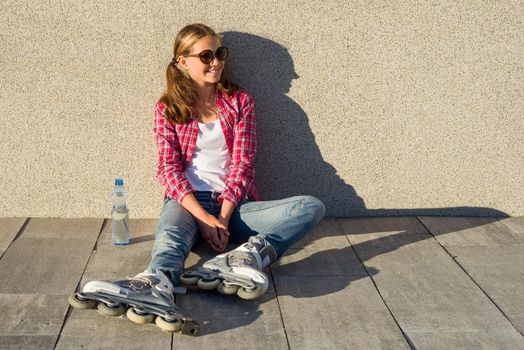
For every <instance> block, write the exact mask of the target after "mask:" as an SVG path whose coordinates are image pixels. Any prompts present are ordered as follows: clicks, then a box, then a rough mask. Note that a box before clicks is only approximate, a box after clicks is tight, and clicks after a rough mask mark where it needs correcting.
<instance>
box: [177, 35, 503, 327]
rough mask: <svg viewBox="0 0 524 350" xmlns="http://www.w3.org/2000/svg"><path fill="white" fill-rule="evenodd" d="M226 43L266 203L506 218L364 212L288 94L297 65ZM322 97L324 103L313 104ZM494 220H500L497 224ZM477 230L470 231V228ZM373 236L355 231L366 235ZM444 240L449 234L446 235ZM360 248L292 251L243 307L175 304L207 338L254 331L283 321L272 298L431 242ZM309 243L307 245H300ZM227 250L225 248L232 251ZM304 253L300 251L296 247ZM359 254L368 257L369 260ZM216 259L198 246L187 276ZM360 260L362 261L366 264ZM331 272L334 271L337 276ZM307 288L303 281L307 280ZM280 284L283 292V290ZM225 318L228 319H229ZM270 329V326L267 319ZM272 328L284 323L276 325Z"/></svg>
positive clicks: (276, 53)
mask: <svg viewBox="0 0 524 350" xmlns="http://www.w3.org/2000/svg"><path fill="white" fill-rule="evenodd" d="M223 44H224V46H227V47H228V48H230V57H229V58H228V64H227V65H226V69H228V70H229V72H228V73H229V75H230V77H231V80H232V81H233V82H235V83H237V84H239V85H240V86H242V87H243V88H245V89H246V90H247V91H249V92H250V93H251V94H252V95H253V96H254V99H255V109H256V113H257V158H256V164H255V167H256V182H257V185H258V187H259V190H260V192H261V194H262V196H263V200H272V199H281V198H287V197H291V196H295V195H302V194H308V195H313V196H315V197H317V198H319V199H320V200H322V201H323V202H324V203H325V204H326V207H327V215H326V216H327V217H344V216H348V215H347V214H348V213H351V216H431V215H441V216H478V215H482V216H490V217H504V216H507V214H506V213H503V212H501V211H498V210H495V209H492V208H479V207H466V206H464V207H453V208H425V209H409V210H407V209H394V208H392V209H367V208H366V205H365V203H364V201H363V199H362V198H361V197H360V196H358V195H357V193H356V191H355V190H354V188H353V187H352V186H351V185H349V184H347V183H345V181H344V180H343V179H341V178H340V177H339V176H338V175H337V170H336V169H335V168H334V167H333V166H332V165H331V164H329V163H327V162H325V161H324V159H323V157H322V154H321V152H320V150H319V148H318V145H317V143H316V141H315V137H314V135H313V133H312V131H311V128H310V127H309V120H308V117H307V115H306V113H305V112H304V110H303V109H302V108H301V107H300V106H299V105H298V104H297V103H295V102H294V101H293V100H292V99H291V98H289V97H288V96H287V95H286V94H287V93H288V92H289V89H290V87H291V84H292V80H293V79H297V78H299V77H298V75H297V74H296V72H295V68H294V64H293V60H292V58H291V56H290V55H289V53H288V51H287V49H286V48H284V47H283V46H281V45H279V44H278V43H276V42H274V41H271V40H268V39H266V38H262V37H260V36H257V35H253V34H247V33H240V32H226V33H223ZM316 98H322V96H319V97H316ZM351 142H352V141H351V140H350V139H348V140H347V143H346V144H344V145H340V148H339V151H337V152H340V150H343V149H347V150H351V149H352V147H351ZM493 220H494V221H497V220H496V219H493ZM470 227H472V226H470ZM366 233H374V232H366V231H365V230H364V231H362V232H358V234H366ZM444 233H445V232H444ZM337 236H338V237H341V238H344V239H345V235H344V233H343V232H341V230H340V229H333V228H332V227H331V228H326V227H323V226H322V224H321V225H320V226H319V227H318V228H317V229H316V230H315V232H314V234H312V235H310V237H308V238H306V241H307V242H306V243H305V244H302V247H303V246H304V245H307V244H310V243H314V241H315V240H316V239H323V238H326V237H337ZM377 237H378V238H375V239H372V240H368V241H365V242H363V243H357V244H353V245H352V246H351V245H349V244H344V245H341V246H336V247H333V246H330V247H329V248H326V249H316V250H312V251H311V254H309V255H307V256H301V257H300V258H297V259H294V258H293V255H298V254H300V252H301V249H290V251H289V252H288V254H287V256H288V257H287V258H288V260H289V259H291V260H292V261H291V262H289V261H288V262H287V263H285V264H283V265H278V264H277V265H276V266H274V267H272V269H271V271H270V270H268V273H270V278H271V285H270V288H269V290H268V292H267V293H266V294H265V295H264V296H262V297H261V298H260V299H257V300H255V301H245V300H241V299H239V298H238V297H234V296H224V295H220V294H218V293H216V292H196V293H195V291H196V290H191V291H190V292H189V293H188V295H187V296H183V297H182V298H178V300H177V303H179V304H180V306H181V308H182V309H183V310H187V311H190V314H191V316H192V317H194V318H195V319H198V320H201V322H202V325H203V327H202V333H203V334H212V333H217V332H221V331H224V330H229V329H234V328H237V327H241V326H244V325H248V324H251V323H252V322H253V321H255V320H257V319H258V318H259V317H260V316H261V315H263V313H264V312H265V311H268V312H267V314H266V315H264V317H265V318H268V319H269V320H271V317H273V315H275V316H278V317H280V316H279V315H280V314H279V311H278V307H279V306H278V303H277V302H276V298H275V296H276V295H277V294H278V296H282V295H289V296H292V297H294V298H309V297H315V296H320V295H327V294H331V293H334V292H336V291H339V290H342V289H344V288H346V287H347V286H348V285H349V284H351V282H352V281H355V280H359V279H362V278H369V277H370V276H374V275H376V274H378V273H380V271H379V270H378V269H376V268H374V267H370V266H366V268H364V266H363V264H365V262H366V260H369V259H371V258H372V257H373V256H376V255H380V254H384V253H387V252H389V251H392V250H396V249H399V248H400V247H402V246H404V245H408V244H410V243H414V242H416V241H420V240H425V239H432V238H433V236H432V235H431V234H429V233H427V232H425V233H420V234H413V232H408V231H402V230H397V232H396V233H395V234H393V235H387V236H380V235H379V236H377ZM302 243H304V242H302ZM234 247H235V245H230V246H229V247H228V249H233V248H234ZM298 247H300V244H299V245H298ZM355 251H363V252H370V253H369V254H366V255H365V256H364V258H363V259H362V257H360V256H357V254H355ZM213 256H215V254H214V253H213V252H212V251H211V249H210V248H208V247H206V246H205V245H204V244H202V243H200V244H197V245H196V246H195V248H194V249H193V253H192V255H191V256H190V258H189V259H188V261H186V269H193V268H195V267H196V266H198V265H201V264H202V263H203V262H204V261H207V260H208V259H210V258H212V257H213ZM361 259H362V260H361ZM319 266H326V268H331V269H332V270H331V271H330V273H326V272H325V271H324V272H323V271H320V272H319V270H318V269H319ZM333 269H334V270H333ZM316 273H317V274H320V275H322V274H324V275H326V276H327V275H336V278H334V279H333V280H332V281H330V283H327V284H323V285H321V286H320V287H319V288H312V287H311V286H307V285H304V286H301V285H300V284H295V285H293V286H291V287H284V288H283V290H278V291H277V290H275V286H274V281H277V280H278V279H283V281H284V280H285V279H286V278H289V277H292V278H294V279H295V281H300V277H305V278H307V277H308V276H310V275H315V274H316ZM302 281H304V279H303V280H302ZM277 284H278V285H285V284H279V283H278V282H277ZM224 315H227V317H224ZM264 322H266V319H265V320H264ZM275 322H280V321H279V320H276V319H275Z"/></svg>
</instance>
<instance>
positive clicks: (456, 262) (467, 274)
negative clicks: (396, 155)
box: [417, 216, 522, 334]
mask: <svg viewBox="0 0 524 350" xmlns="http://www.w3.org/2000/svg"><path fill="white" fill-rule="evenodd" d="M417 219H418V220H419V221H420V223H421V224H422V225H424V222H423V221H422V220H421V219H420V218H419V217H418V216H417ZM424 227H426V229H427V230H428V232H429V233H430V234H431V236H432V237H433V239H434V240H435V241H436V242H437V244H438V245H439V246H440V247H441V248H442V249H443V250H444V251H445V252H446V254H448V255H449V257H450V258H451V259H452V260H453V261H454V262H455V264H457V265H458V267H460V269H461V270H462V271H464V273H465V274H466V276H468V277H469V278H470V279H471V281H473V283H474V284H475V285H476V286H477V287H478V288H479V289H480V290H481V291H482V293H483V294H484V295H485V296H486V297H487V298H488V299H489V301H491V303H492V304H493V305H495V307H496V308H497V310H499V311H500V313H501V314H502V315H503V316H504V318H506V320H508V322H509V324H510V325H511V326H512V327H513V329H514V330H515V331H517V333H520V334H522V333H521V332H520V331H519V329H518V328H517V327H516V326H515V325H514V324H513V322H511V320H510V318H509V317H508V316H507V315H506V314H505V313H504V311H502V309H501V308H500V307H499V306H498V305H497V303H496V302H495V301H493V299H491V297H490V296H489V294H488V293H487V292H486V291H485V290H484V289H483V288H482V287H481V286H480V285H479V284H478V283H477V281H475V279H473V277H472V276H471V275H470V274H469V273H468V272H467V271H466V269H465V268H464V267H463V266H462V265H461V264H460V263H459V262H458V261H457V259H455V256H453V254H451V253H450V252H449V251H448V250H447V249H446V247H444V246H443V245H442V244H441V243H440V242H439V240H438V239H437V238H436V237H435V235H434V234H433V232H431V231H430V229H429V228H428V227H427V226H426V225H424ZM512 233H513V232H512Z"/></svg>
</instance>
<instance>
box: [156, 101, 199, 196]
mask: <svg viewBox="0 0 524 350" xmlns="http://www.w3.org/2000/svg"><path fill="white" fill-rule="evenodd" d="M153 131H154V133H155V141H156V145H157V149H158V169H157V173H156V179H157V180H158V181H159V182H160V183H161V184H162V185H164V187H165V188H166V189H167V192H168V195H169V196H170V197H171V198H173V199H174V200H176V201H178V202H179V203H181V202H182V200H183V199H184V197H185V196H186V195H188V194H189V193H191V192H194V190H193V188H192V187H191V184H190V183H189V181H188V180H187V178H186V176H185V174H184V171H182V163H181V157H180V144H179V141H178V137H177V135H176V129H175V127H174V125H172V124H171V123H170V122H169V121H167V120H166V119H165V117H164V114H163V113H162V112H161V109H160V108H159V106H158V104H157V106H156V108H155V123H154V127H153Z"/></svg>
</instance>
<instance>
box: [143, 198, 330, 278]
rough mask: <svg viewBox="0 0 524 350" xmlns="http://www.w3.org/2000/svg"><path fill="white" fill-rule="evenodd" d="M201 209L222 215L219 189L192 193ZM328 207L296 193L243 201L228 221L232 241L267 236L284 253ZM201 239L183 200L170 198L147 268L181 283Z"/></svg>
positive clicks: (320, 218) (161, 218)
mask: <svg viewBox="0 0 524 350" xmlns="http://www.w3.org/2000/svg"><path fill="white" fill-rule="evenodd" d="M193 194H194V196H195V198H196V199H197V201H198V202H199V203H200V205H201V206H202V208H204V210H206V211H207V212H208V213H209V214H211V215H214V216H218V214H220V207H221V205H220V203H218V201H217V198H218V196H219V195H220V193H218V192H208V191H197V192H194V193H193ZM325 212H326V208H325V206H324V204H323V203H322V202H321V201H320V200H318V199H317V198H315V197H312V196H295V197H289V198H285V199H280V200H274V201H254V202H252V201H246V200H243V201H241V202H240V203H239V204H238V205H237V206H236V207H235V210H234V211H233V214H232V215H231V218H230V220H229V226H228V229H229V233H230V236H229V241H230V242H234V243H244V242H246V241H247V240H248V238H249V237H250V236H254V235H258V236H261V237H263V238H265V239H266V241H267V242H269V243H270V244H271V245H272V246H273V247H274V248H275V250H276V251H277V256H278V258H280V257H281V256H282V254H284V252H285V251H286V250H287V249H288V248H289V247H290V246H292V245H293V244H294V243H296V242H298V241H299V240H300V239H301V238H302V237H304V236H305V235H306V234H307V233H309V232H311V231H312V230H313V229H314V228H315V227H316V226H317V225H318V224H319V222H320V221H321V220H322V218H323V217H324V214H325ZM199 238H200V232H199V230H198V224H197V222H196V221H195V219H194V218H193V216H192V215H191V213H190V212H189V211H188V210H187V209H185V208H184V207H183V206H182V205H181V204H180V203H178V202H177V201H175V200H173V199H171V198H170V197H167V198H166V199H165V200H164V207H163V209H162V213H161V214H160V218H159V219H158V223H157V227H156V239H155V243H154V245H153V251H152V253H151V262H150V263H149V266H148V268H147V270H148V271H152V270H153V269H160V270H162V271H164V272H167V274H168V275H169V276H170V278H171V280H172V282H173V284H174V285H175V286H176V285H178V283H179V276H180V275H181V274H182V272H183V269H184V261H185V260H186V258H187V256H188V255H189V252H190V250H191V248H192V247H193V245H194V244H195V243H196V242H197V241H198V239H199Z"/></svg>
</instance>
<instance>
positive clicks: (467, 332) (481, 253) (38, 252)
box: [0, 217, 524, 350]
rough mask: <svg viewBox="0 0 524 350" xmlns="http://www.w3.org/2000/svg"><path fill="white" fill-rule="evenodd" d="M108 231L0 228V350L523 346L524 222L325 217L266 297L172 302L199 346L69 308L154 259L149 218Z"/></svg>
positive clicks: (17, 223) (198, 254)
mask: <svg viewBox="0 0 524 350" xmlns="http://www.w3.org/2000/svg"><path fill="white" fill-rule="evenodd" d="M110 224H111V222H110V220H105V219H55V218H0V281H1V283H0V310H2V312H1V314H2V317H1V319H0V349H113V348H118V349H126V350H128V349H155V350H161V349H410V348H411V349H446V350H447V349H524V336H523V334H524V293H523V291H524V217H520V218H505V219H497V218H486V217H482V218H481V217H467V218H463V217H374V218H355V219H334V218H326V219H324V220H323V221H322V222H321V224H320V225H319V227H317V229H316V230H315V232H313V233H312V234H311V235H310V236H309V237H306V239H305V240H303V241H301V242H299V243H298V244H297V245H295V246H294V247H293V248H291V249H290V250H289V252H288V253H287V254H286V256H285V257H283V259H282V260H281V261H280V262H279V263H278V264H276V265H274V266H272V267H271V270H270V271H268V272H270V273H271V286H270V289H269V291H268V292H267V293H266V294H265V295H264V296H262V297H261V298H259V299H257V300H255V301H245V300H241V299H239V298H236V297H232V296H224V295H220V294H218V293H216V292H194V291H189V292H188V293H187V294H184V295H177V305H178V306H179V307H180V309H181V310H182V311H183V312H184V313H186V314H187V315H190V316H192V317H193V318H195V319H196V320H198V321H199V322H200V323H201V328H202V332H201V335H200V336H199V337H190V336H184V335H180V334H174V335H172V334H169V333H165V332H162V331H161V330H160V329H159V328H158V327H156V326H155V325H153V324H149V325H145V326H144V325H137V324H134V323H132V322H130V321H128V320H127V319H125V316H121V317H109V316H104V315H101V314H99V313H98V312H96V311H95V310H77V309H74V310H73V309H72V308H70V307H69V305H68V302H67V296H68V294H70V293H71V292H73V291H75V290H77V289H79V288H80V287H81V286H83V285H84V284H85V283H86V282H87V281H89V280H93V279H117V278H122V277H126V276H133V275H135V274H136V273H138V272H141V271H142V270H143V269H144V268H145V267H146V266H147V263H148V262H149V256H150V252H151V247H152V244H153V240H154V231H155V225H156V220H131V222H130V226H131V229H132V234H133V237H134V239H133V242H132V244H131V245H129V246H126V247H114V246H112V245H111V232H110V227H111V225H110ZM211 256H212V252H211V251H210V250H209V249H208V248H207V247H205V246H204V245H199V246H197V247H196V248H195V250H194V252H193V253H191V256H190V257H189V259H188V261H187V267H191V266H195V265H198V264H201V263H202V262H203V261H205V260H206V259H208V258H210V257H211Z"/></svg>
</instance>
